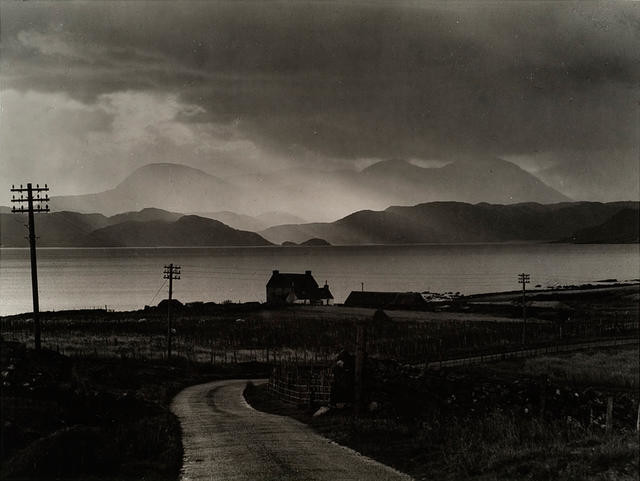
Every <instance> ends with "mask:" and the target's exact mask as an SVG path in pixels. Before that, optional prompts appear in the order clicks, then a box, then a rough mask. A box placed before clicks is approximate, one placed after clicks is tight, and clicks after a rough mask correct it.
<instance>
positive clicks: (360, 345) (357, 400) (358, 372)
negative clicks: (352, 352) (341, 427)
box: [353, 321, 367, 417]
mask: <svg viewBox="0 0 640 481" xmlns="http://www.w3.org/2000/svg"><path fill="white" fill-rule="evenodd" d="M365 329H366V324H365V323H364V322H363V321H356V359H355V361H356V365H355V393H354V400H353V401H354V408H355V415H356V417H359V416H360V409H361V407H362V406H361V404H362V394H363V387H364V386H363V384H364V383H363V369H364V356H365V346H366V342H367V341H366V337H365V336H366V330H365Z"/></svg>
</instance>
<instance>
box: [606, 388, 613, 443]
mask: <svg viewBox="0 0 640 481" xmlns="http://www.w3.org/2000/svg"><path fill="white" fill-rule="evenodd" d="M606 423H607V424H606V428H605V432H606V433H607V434H609V433H611V428H612V427H613V397H611V396H609V397H608V398H607V421H606Z"/></svg>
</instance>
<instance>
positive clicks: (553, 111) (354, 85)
mask: <svg viewBox="0 0 640 481" xmlns="http://www.w3.org/2000/svg"><path fill="white" fill-rule="evenodd" d="M0 8H1V12H0V13H1V21H2V23H1V27H2V30H1V32H2V37H1V46H2V47H1V48H2V51H1V60H0V62H1V63H0V72H1V73H0V80H1V84H0V85H1V89H2V92H1V94H0V95H1V96H0V101H1V102H2V112H1V115H2V118H1V121H0V141H1V144H2V146H3V148H2V154H0V155H2V161H1V163H0V175H1V176H2V178H6V179H10V182H12V181H15V182H21V181H23V180H26V179H27V178H29V179H33V180H34V182H35V181H42V182H44V181H48V182H49V183H51V184H54V185H56V186H57V189H56V190H57V192H58V193H75V192H78V193H80V192H90V191H95V190H100V189H104V188H108V187H111V186H112V185H113V184H114V183H115V182H117V181H119V180H121V179H122V178H123V177H124V176H125V175H126V174H127V173H129V172H130V171H132V170H133V169H134V168H136V167H139V166H141V165H144V164H146V163H150V162H160V161H168V162H178V163H185V164H188V165H192V166H195V167H199V168H203V169H204V170H206V171H207V172H210V173H212V174H214V175H219V176H228V175H233V174H238V173H244V172H266V171H273V170H277V169H283V168H289V167H291V166H303V167H307V166H313V167H314V168H319V169H336V168H359V167H363V166H366V165H368V164H371V163H373V162H375V161H377V160H381V159H387V158H404V159H409V160H412V161H413V162H416V163H419V164H423V165H439V164H441V163H445V162H449V161H452V160H455V159H457V158H460V157H466V158H468V157H473V156H475V155H478V156H479V157H481V156H485V155H487V154H488V155H494V156H499V157H502V158H505V159H507V160H512V161H515V162H517V163H518V164H519V165H521V166H523V167H524V168H526V169H527V170H530V171H532V172H535V173H538V174H539V175H540V176H541V177H543V178H545V180H547V181H549V182H555V184H554V185H555V186H556V187H558V186H562V185H564V186H566V189H565V192H566V190H569V191H570V192H566V193H569V195H572V194H573V195H577V196H578V197H581V198H588V197H591V198H594V199H603V200H607V199H614V198H629V195H621V194H620V191H621V190H622V191H628V190H629V189H630V188H631V187H632V186H633V183H629V182H630V180H629V179H631V181H633V179H634V176H635V178H636V179H637V175H638V167H637V164H638V146H639V129H640V127H639V122H640V108H639V104H638V102H639V100H640V95H639V93H640V83H639V82H640V80H639V79H640V3H636V2H625V3H617V2H602V3H600V2H593V3H591V2H587V3H584V2H583V3H574V2H567V3H557V2H550V1H549V2H519V1H517V2H516V1H514V2H480V1H478V2H464V3H449V2H447V3H445V2H442V3H440V2H405V3H398V2H370V3H355V2H349V3H347V2H343V3H333V2H318V3H302V2H296V3H293V2H286V3H280V2H260V3H252V2H242V3H237V2H228V3H227V2H225V3H213V2H159V1H157V2H111V1H109V2H107V1H103V2H88V3H66V2H65V3H57V2H48V3H36V2H31V1H27V2H4V3H2V4H1V5H0ZM553 179H555V180H553ZM630 186H631V187H630ZM572 189H573V190H574V191H575V192H571V190H572ZM580 189H582V190H580ZM634 195H637V194H635V193H634Z"/></svg>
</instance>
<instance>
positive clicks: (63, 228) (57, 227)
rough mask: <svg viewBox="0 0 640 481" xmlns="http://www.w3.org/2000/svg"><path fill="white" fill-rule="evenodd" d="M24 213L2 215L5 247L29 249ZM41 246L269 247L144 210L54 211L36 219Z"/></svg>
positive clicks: (254, 237) (247, 236) (237, 233)
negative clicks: (114, 212)
mask: <svg viewBox="0 0 640 481" xmlns="http://www.w3.org/2000/svg"><path fill="white" fill-rule="evenodd" d="M26 223H27V217H26V215H24V214H0V241H1V242H2V246H3V247H28V245H29V243H28V241H27V239H26V238H25V237H26V234H27V229H26V228H25V224H26ZM36 234H37V235H38V246H40V247H83V246H91V247H114V246H120V247H121V246H132V247H133V246H136V247H137V246H145V247H146V246H162V245H168V246H192V245H193V246H204V245H229V246H231V245H238V246H248V245H251V246H261V245H269V244H270V243H269V242H268V241H266V240H265V239H264V238H262V237H261V236H259V235H258V234H255V233H253V232H246V231H242V230H236V229H232V228H231V227H229V226H227V225H225V224H223V223H221V222H218V221H215V220H211V219H205V218H202V217H197V216H183V215H182V214H177V213H174V212H167V211H164V210H160V209H143V210H141V211H139V212H126V213H123V214H117V215H114V216H111V217H105V216H103V215H102V214H81V213H77V212H52V213H49V214H38V215H36Z"/></svg>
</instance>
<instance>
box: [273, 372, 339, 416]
mask: <svg viewBox="0 0 640 481" xmlns="http://www.w3.org/2000/svg"><path fill="white" fill-rule="evenodd" d="M332 383H333V369H332V368H331V367H327V366H315V365H301V364H293V363H281V364H278V365H276V366H274V367H273V370H272V371H271V376H270V377H269V392H270V393H271V394H273V395H274V396H276V397H278V398H279V399H281V400H283V401H285V402H288V403H291V404H295V405H305V406H315V405H328V404H329V402H330V400H331V385H332Z"/></svg>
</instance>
